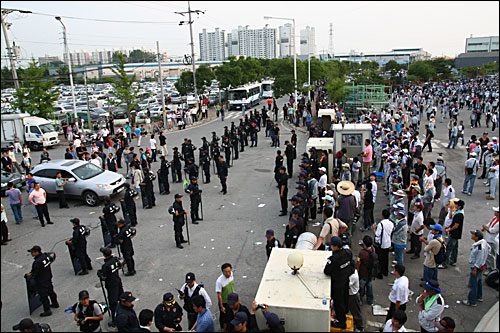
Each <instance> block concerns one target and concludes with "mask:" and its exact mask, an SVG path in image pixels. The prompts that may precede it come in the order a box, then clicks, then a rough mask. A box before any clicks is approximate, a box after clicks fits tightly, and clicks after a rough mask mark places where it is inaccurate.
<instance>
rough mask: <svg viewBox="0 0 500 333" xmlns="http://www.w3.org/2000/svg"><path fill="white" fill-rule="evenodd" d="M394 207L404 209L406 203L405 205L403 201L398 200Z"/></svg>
mask: <svg viewBox="0 0 500 333" xmlns="http://www.w3.org/2000/svg"><path fill="white" fill-rule="evenodd" d="M392 208H394V209H404V208H405V205H403V204H402V203H401V202H398V203H397V204H394V205H392Z"/></svg>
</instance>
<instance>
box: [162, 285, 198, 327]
mask: <svg viewBox="0 0 500 333" xmlns="http://www.w3.org/2000/svg"><path fill="white" fill-rule="evenodd" d="M201 288H203V286H202V285H201V284H199V285H197V286H196V288H194V290H193V293H192V294H191V296H189V287H188V285H187V283H186V284H185V287H184V290H181V292H182V293H181V295H182V296H184V297H183V300H184V306H183V307H182V308H183V309H184V310H185V311H186V312H187V315H188V324H189V327H193V325H194V323H195V322H196V319H197V313H196V312H194V309H193V303H192V302H191V300H192V299H193V297H195V296H198V295H199V294H200V290H201ZM157 327H158V326H157Z"/></svg>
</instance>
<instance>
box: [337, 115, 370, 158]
mask: <svg viewBox="0 0 500 333" xmlns="http://www.w3.org/2000/svg"><path fill="white" fill-rule="evenodd" d="M371 132H372V125H370V124H344V125H343V126H342V124H335V125H333V138H334V142H335V144H334V154H335V153H336V152H337V151H339V150H341V149H342V148H345V149H346V150H347V153H346V155H347V156H349V157H350V158H353V157H355V156H358V155H359V154H361V153H362V152H363V149H364V148H365V140H366V139H370V138H371ZM332 165H333V164H332Z"/></svg>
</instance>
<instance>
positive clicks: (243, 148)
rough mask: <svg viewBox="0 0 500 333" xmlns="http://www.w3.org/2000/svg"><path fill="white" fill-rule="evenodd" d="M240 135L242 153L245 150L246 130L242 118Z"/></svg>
mask: <svg viewBox="0 0 500 333" xmlns="http://www.w3.org/2000/svg"><path fill="white" fill-rule="evenodd" d="M238 136H239V138H240V153H241V152H244V151H245V136H246V133H245V130H244V129H243V124H242V123H241V119H240V125H239V126H238Z"/></svg>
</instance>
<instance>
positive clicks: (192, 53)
mask: <svg viewBox="0 0 500 333" xmlns="http://www.w3.org/2000/svg"><path fill="white" fill-rule="evenodd" d="M175 13H176V14H179V15H182V16H184V14H188V17H189V21H188V22H186V21H181V22H180V23H179V25H183V24H186V23H187V24H189V34H190V36H191V63H192V65H193V88H194V96H195V98H196V107H197V108H198V110H199V107H198V91H197V89H196V59H195V56H194V41H193V22H194V21H193V20H192V19H191V13H196V14H197V15H199V14H200V13H201V14H205V11H202V10H197V9H195V10H191V4H190V2H189V1H188V11H187V12H175Z"/></svg>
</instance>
